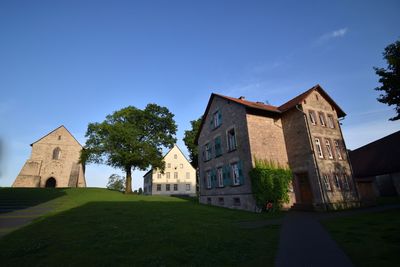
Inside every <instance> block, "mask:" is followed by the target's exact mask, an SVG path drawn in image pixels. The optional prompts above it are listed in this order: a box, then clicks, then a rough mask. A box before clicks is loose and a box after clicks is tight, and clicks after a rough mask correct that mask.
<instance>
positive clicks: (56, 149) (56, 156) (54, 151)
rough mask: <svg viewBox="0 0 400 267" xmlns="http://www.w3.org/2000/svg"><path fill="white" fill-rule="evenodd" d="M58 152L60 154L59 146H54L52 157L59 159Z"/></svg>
mask: <svg viewBox="0 0 400 267" xmlns="http://www.w3.org/2000/svg"><path fill="white" fill-rule="evenodd" d="M60 154H61V149H60V148H59V147H56V148H55V149H54V150H53V159H55V160H58V159H60Z"/></svg>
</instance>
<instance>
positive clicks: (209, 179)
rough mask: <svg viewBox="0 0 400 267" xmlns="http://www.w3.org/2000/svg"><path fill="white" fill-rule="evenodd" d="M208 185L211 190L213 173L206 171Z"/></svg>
mask: <svg viewBox="0 0 400 267" xmlns="http://www.w3.org/2000/svg"><path fill="white" fill-rule="evenodd" d="M206 185H207V188H211V171H206Z"/></svg>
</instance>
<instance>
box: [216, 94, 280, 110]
mask: <svg viewBox="0 0 400 267" xmlns="http://www.w3.org/2000/svg"><path fill="white" fill-rule="evenodd" d="M214 95H216V96H219V97H222V98H225V99H228V100H230V101H233V102H235V103H238V104H241V105H243V106H246V107H248V108H254V109H261V110H265V111H272V112H278V113H281V111H280V110H279V109H278V107H275V106H271V105H266V104H264V103H261V102H253V101H248V100H244V99H240V98H234V97H229V96H224V95H219V94H214Z"/></svg>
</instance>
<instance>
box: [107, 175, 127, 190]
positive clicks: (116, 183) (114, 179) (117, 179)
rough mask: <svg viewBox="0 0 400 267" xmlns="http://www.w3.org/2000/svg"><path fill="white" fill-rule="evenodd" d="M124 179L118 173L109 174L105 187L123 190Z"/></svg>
mask: <svg viewBox="0 0 400 267" xmlns="http://www.w3.org/2000/svg"><path fill="white" fill-rule="evenodd" d="M124 181H125V179H124V178H123V177H121V176H119V175H118V174H115V173H114V174H111V175H110V177H108V183H107V188H108V189H111V190H117V191H125V183H124Z"/></svg>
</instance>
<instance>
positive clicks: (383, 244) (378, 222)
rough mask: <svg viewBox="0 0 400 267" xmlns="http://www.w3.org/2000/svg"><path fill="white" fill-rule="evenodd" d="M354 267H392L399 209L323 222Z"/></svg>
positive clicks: (399, 237) (398, 246)
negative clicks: (355, 266)
mask: <svg viewBox="0 0 400 267" xmlns="http://www.w3.org/2000/svg"><path fill="white" fill-rule="evenodd" d="M324 224H325V226H326V227H327V229H328V230H329V231H330V233H331V234H332V237H333V238H334V239H335V240H336V241H337V242H338V243H339V244H340V245H341V246H342V248H343V249H344V250H345V252H346V253H347V254H348V255H349V256H350V258H351V259H352V260H353V262H354V263H355V264H356V265H357V266H396V265H398V253H399V252H400V228H399V225H400V210H391V211H384V212H377V213H369V214H363V215H357V216H352V217H346V218H338V219H333V220H330V221H327V222H325V223H324Z"/></svg>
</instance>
